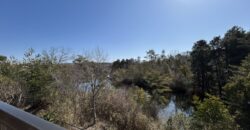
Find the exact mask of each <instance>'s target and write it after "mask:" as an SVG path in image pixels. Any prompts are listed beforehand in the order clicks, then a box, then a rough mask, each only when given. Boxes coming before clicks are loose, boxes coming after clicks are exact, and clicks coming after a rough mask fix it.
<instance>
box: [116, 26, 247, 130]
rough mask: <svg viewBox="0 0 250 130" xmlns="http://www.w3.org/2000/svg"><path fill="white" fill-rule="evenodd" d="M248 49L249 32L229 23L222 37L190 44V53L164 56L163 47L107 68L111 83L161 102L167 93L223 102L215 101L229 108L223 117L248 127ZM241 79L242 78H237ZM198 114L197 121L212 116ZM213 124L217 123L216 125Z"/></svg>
mask: <svg viewBox="0 0 250 130" xmlns="http://www.w3.org/2000/svg"><path fill="white" fill-rule="evenodd" d="M249 53H250V32H246V31H245V30H244V29H242V28H240V27H237V26H234V27H232V28H231V29H230V30H228V31H227V32H226V34H225V35H224V36H223V37H220V36H216V37H214V38H213V39H212V40H211V41H210V42H207V41H205V40H199V41H197V42H195V43H194V46H193V48H192V51H191V52H187V53H183V54H174V55H167V56H166V55H165V52H164V51H162V53H161V54H156V52H155V51H154V50H149V51H148V52H147V56H146V57H145V60H143V61H141V59H140V58H138V59H123V60H117V61H115V62H114V63H113V66H112V70H113V71H112V72H113V75H114V76H113V77H114V83H116V84H117V85H116V86H126V87H133V86H138V87H140V88H143V89H144V90H145V91H146V92H148V93H149V94H151V95H153V97H155V98H156V101H158V102H160V103H164V102H166V101H167V99H168V97H167V96H166V95H167V94H166V93H169V92H174V93H180V92H181V93H186V94H189V95H190V94H191V95H198V96H199V100H201V101H204V100H205V102H206V101H210V100H207V99H209V98H211V99H216V101H219V102H222V104H220V103H219V104H220V105H222V107H223V105H226V106H227V107H228V108H229V112H230V115H229V113H227V114H228V115H227V116H225V119H226V117H230V116H231V117H233V116H234V117H235V118H234V119H235V121H236V122H237V123H238V124H239V125H240V126H241V128H243V129H250V126H249V123H247V122H250V119H249V113H250V112H249V110H250V109H249V107H250V104H249V102H250V97H249V96H250V94H249V92H250V91H249V86H248V85H247V84H248V83H250V82H249V81H247V79H246V78H247V76H248V74H249V73H248V71H247V70H248V69H247V66H246V64H249V62H250V61H249V58H248V57H247V56H248V55H249ZM243 68H244V69H243ZM239 77H241V78H239ZM243 79H244V82H243V81H241V80H243ZM232 89H233V90H232ZM208 95H209V96H208ZM215 97H219V98H215ZM211 102H212V101H211ZM202 103H203V102H200V104H202ZM208 104H209V103H208ZM195 106H199V105H198V104H196V105H195ZM212 106H213V105H210V106H206V107H207V108H203V109H209V107H211V108H212ZM227 107H223V108H225V109H227ZM197 108H199V107H197ZM211 108H210V109H211ZM200 109H201V108H200ZM218 111H222V110H219V109H218ZM203 112H205V111H203ZM215 113H216V112H215ZM217 114H220V112H218V113H217ZM194 115H195V114H194ZM203 116H204V117H202V116H201V117H202V119H205V118H209V119H210V118H214V117H207V116H206V115H205V114H204V115H203ZM214 116H218V115H214ZM202 119H201V120H202ZM214 119H215V118H214ZM227 119H229V118H227ZM211 120H212V119H211ZM230 120H231V119H230ZM216 121H220V120H216ZM228 121H229V120H228ZM204 122H209V121H208V120H205V121H204ZM223 122H225V121H223ZM212 125H213V126H217V125H215V123H212ZM221 125H222V124H221ZM203 126H205V125H204V124H203ZM222 126H223V125H222ZM224 126H226V125H224ZM203 128H204V127H203ZM222 128H223V127H222ZM217 129H218V128H217ZM224 129H225V128H224Z"/></svg>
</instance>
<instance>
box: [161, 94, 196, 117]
mask: <svg viewBox="0 0 250 130" xmlns="http://www.w3.org/2000/svg"><path fill="white" fill-rule="evenodd" d="M190 101H191V100H190V98H189V97H187V96H185V95H174V94H171V96H170V100H169V102H168V103H167V105H166V106H165V107H163V108H162V109H161V110H160V111H159V113H158V117H159V118H160V119H165V120H167V119H169V118H170V117H172V116H175V115H176V114H179V113H183V114H184V115H186V116H190V115H192V113H193V107H192V105H191V102H190Z"/></svg>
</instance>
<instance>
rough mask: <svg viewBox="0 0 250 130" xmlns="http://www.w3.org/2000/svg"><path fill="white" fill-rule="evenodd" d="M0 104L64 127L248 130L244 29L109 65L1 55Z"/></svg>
mask: <svg viewBox="0 0 250 130" xmlns="http://www.w3.org/2000/svg"><path fill="white" fill-rule="evenodd" d="M128 53H129V52H128ZM0 100H1V101H3V102H6V103H8V104H11V105H13V106H16V107H18V108H20V109H22V110H24V111H26V112H29V113H32V114H34V115H36V116H39V117H41V118H43V119H45V120H47V121H50V122H53V123H55V124H58V125H60V126H63V127H65V128H67V129H69V130H78V129H79V130H83V129H87V130H99V129H100V130H249V129H250V31H246V30H244V29H243V28H241V27H238V26H234V27H232V28H230V29H229V30H228V31H227V32H225V34H224V35H223V36H215V37H214V38H212V40H211V41H206V40H198V41H197V42H195V43H194V44H193V47H192V50H190V51H187V52H181V53H175V54H167V53H166V52H165V51H164V49H162V52H160V53H157V52H156V51H155V50H148V51H147V52H145V57H138V58H132V59H118V60H116V61H114V62H113V63H110V62H108V60H107V54H106V53H105V52H104V51H103V50H102V49H99V48H96V49H94V50H89V51H86V52H85V53H84V54H71V53H70V52H69V51H67V50H66V49H62V48H51V49H49V50H44V51H42V52H36V51H35V50H34V49H32V48H30V49H27V50H26V51H25V50H24V56H23V58H22V59H20V58H15V57H6V56H5V55H4V54H1V56H0ZM173 102H174V103H175V105H176V106H177V107H178V109H176V110H175V112H174V113H168V111H165V114H167V115H170V116H166V117H164V118H163V117H162V111H163V110H164V108H166V106H168V105H169V104H171V103H173ZM187 111H188V112H187Z"/></svg>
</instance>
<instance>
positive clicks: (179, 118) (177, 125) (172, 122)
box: [165, 113, 191, 130]
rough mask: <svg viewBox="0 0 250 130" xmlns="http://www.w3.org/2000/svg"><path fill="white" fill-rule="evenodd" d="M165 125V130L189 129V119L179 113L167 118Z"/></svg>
mask: <svg viewBox="0 0 250 130" xmlns="http://www.w3.org/2000/svg"><path fill="white" fill-rule="evenodd" d="M165 127H166V128H165V129H166V130H191V119H190V117H187V116H186V115H184V114H183V113H180V114H177V115H175V116H173V117H171V118H170V119H168V120H167V123H166V126H165Z"/></svg>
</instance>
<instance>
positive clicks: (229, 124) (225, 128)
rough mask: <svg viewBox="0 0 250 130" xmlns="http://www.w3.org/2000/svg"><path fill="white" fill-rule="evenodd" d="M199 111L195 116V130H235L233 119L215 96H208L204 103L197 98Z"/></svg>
mask: <svg viewBox="0 0 250 130" xmlns="http://www.w3.org/2000/svg"><path fill="white" fill-rule="evenodd" d="M195 104H196V106H197V110H196V111H195V112H194V114H193V119H192V129H194V130H196V129H197V130H201V129H202V130H203V129H204V130H235V129H237V127H236V124H235V123H234V119H233V117H232V116H231V115H230V113H229V111H228V109H227V108H226V106H225V105H224V104H223V102H222V101H221V100H220V99H219V98H218V97H215V96H210V95H208V98H207V99H204V101H203V102H201V101H199V100H198V98H195Z"/></svg>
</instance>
